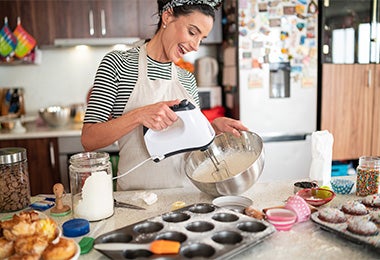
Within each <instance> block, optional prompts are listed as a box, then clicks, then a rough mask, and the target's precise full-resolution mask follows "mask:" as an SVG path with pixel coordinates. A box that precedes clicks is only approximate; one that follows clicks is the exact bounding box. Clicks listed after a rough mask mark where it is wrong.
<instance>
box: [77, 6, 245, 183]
mask: <svg viewBox="0 0 380 260" xmlns="http://www.w3.org/2000/svg"><path fill="white" fill-rule="evenodd" d="M157 3H158V11H159V12H158V13H159V17H160V19H159V23H158V29H157V31H156V33H155V35H154V36H153V38H152V39H151V40H150V41H148V42H147V43H145V44H142V45H141V46H137V47H135V48H132V49H130V50H128V51H125V52H120V51H113V52H110V53H108V54H107V55H106V56H105V57H104V58H103V60H102V61H101V63H100V65H99V68H98V71H97V74H96V77H95V81H94V86H93V89H92V93H91V96H90V100H89V104H88V107H87V111H86V115H85V119H84V125H83V129H82V145H83V147H84V148H85V150H87V151H92V150H96V149H99V148H102V147H105V146H107V145H110V144H112V143H114V142H115V141H118V144H119V148H120V154H119V155H120V159H119V165H118V174H119V175H120V174H123V173H125V172H127V171H128V170H130V169H131V168H133V167H134V166H136V165H138V164H139V163H140V162H142V161H145V160H146V159H147V158H149V157H150V156H149V154H148V152H147V150H146V148H145V144H144V140H143V126H145V127H147V128H150V129H153V130H156V131H160V130H163V129H165V128H167V127H168V126H170V125H172V124H173V123H174V122H175V121H176V120H177V115H176V114H175V113H174V112H173V111H172V110H171V109H170V106H173V105H176V104H179V102H180V100H182V99H187V100H189V101H190V102H191V103H193V104H198V103H199V97H198V92H197V87H196V82H195V77H194V75H193V74H191V73H190V72H187V71H185V70H183V69H181V68H179V67H177V66H175V64H174V62H176V61H178V60H179V59H181V58H182V57H183V55H185V54H186V53H188V52H191V51H197V50H198V48H199V44H200V42H201V41H202V39H204V38H205V37H207V35H208V34H209V32H210V31H211V29H212V26H213V23H214V15H215V10H216V9H215V8H217V6H218V5H220V3H221V0H215V1H206V0H158V1H157ZM212 126H213V128H214V129H215V131H216V133H221V132H231V133H233V134H235V135H239V130H247V128H246V127H245V126H243V125H242V124H241V123H240V122H239V121H237V120H234V119H231V118H226V117H221V118H217V119H215V120H214V121H213V122H212ZM183 159H184V154H178V155H174V156H171V157H168V158H166V159H164V160H162V161H160V162H158V163H155V162H152V161H148V162H146V163H144V164H143V165H142V166H140V167H138V168H137V169H135V170H133V171H132V172H130V173H129V174H128V175H126V176H123V177H121V178H119V179H118V189H119V190H127V189H153V188H170V187H179V186H182V185H183V180H184V179H185V178H184V177H183V176H184V174H183V173H182V172H183V171H182V170H181V163H182V162H183Z"/></svg>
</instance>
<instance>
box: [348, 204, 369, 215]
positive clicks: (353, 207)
mask: <svg viewBox="0 0 380 260" xmlns="http://www.w3.org/2000/svg"><path fill="white" fill-rule="evenodd" d="M342 211H343V212H344V213H346V214H350V215H355V216H362V215H366V214H368V210H367V208H366V207H365V206H364V204H363V203H361V202H359V201H348V202H346V203H345V204H343V205H342Z"/></svg>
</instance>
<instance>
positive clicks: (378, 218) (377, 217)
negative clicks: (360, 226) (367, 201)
mask: <svg viewBox="0 0 380 260" xmlns="http://www.w3.org/2000/svg"><path fill="white" fill-rule="evenodd" d="M370 215H371V220H372V221H373V222H375V223H377V224H380V210H377V211H372V212H371V213H370Z"/></svg>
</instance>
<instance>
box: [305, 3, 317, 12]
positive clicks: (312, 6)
mask: <svg viewBox="0 0 380 260" xmlns="http://www.w3.org/2000/svg"><path fill="white" fill-rule="evenodd" d="M317 11H318V5H317V3H316V2H314V0H311V1H310V3H309V6H308V7H307V12H308V13H309V14H315V13H317Z"/></svg>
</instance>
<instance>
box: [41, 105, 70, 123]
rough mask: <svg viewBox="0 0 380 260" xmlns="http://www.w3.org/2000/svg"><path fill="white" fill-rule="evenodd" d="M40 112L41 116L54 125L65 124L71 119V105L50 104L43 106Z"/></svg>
mask: <svg viewBox="0 0 380 260" xmlns="http://www.w3.org/2000/svg"><path fill="white" fill-rule="evenodd" d="M38 112H39V115H40V116H41V118H42V119H43V120H44V121H45V122H46V123H47V124H48V125H49V126H52V127H61V126H65V125H67V124H68V123H69V122H70V119H71V109H70V107H63V106H50V107H46V108H41V109H40V110H39V111H38Z"/></svg>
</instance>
